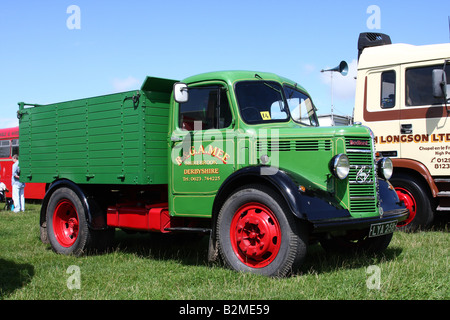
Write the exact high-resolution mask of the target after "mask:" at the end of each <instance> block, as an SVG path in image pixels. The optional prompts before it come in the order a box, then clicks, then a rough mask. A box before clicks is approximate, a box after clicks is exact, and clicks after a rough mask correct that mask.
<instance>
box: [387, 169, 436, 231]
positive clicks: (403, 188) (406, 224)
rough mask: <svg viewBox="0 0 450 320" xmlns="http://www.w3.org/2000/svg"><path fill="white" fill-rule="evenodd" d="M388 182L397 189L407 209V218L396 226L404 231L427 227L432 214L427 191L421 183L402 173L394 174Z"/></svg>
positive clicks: (432, 216) (432, 217)
mask: <svg viewBox="0 0 450 320" xmlns="http://www.w3.org/2000/svg"><path fill="white" fill-rule="evenodd" d="M390 182H391V183H392V185H393V186H394V188H395V191H397V195H398V197H399V199H400V200H402V201H403V202H404V203H405V206H406V207H407V208H408V210H409V216H408V218H407V219H406V220H405V221H403V222H400V223H399V224H398V225H397V227H399V228H400V229H402V230H405V231H415V230H417V229H419V228H427V227H429V226H430V225H431V223H432V222H433V219H434V214H433V209H432V206H431V200H430V199H431V198H430V196H429V192H428V190H427V189H426V188H425V187H424V186H423V184H422V183H421V182H420V181H419V180H418V179H417V178H415V177H413V176H408V175H403V174H398V175H394V176H393V177H392V178H391V179H390Z"/></svg>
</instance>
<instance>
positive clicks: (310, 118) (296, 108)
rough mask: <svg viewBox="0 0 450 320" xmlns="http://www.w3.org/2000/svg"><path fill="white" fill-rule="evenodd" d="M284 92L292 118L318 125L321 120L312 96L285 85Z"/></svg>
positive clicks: (303, 122) (308, 124)
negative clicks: (318, 117)
mask: <svg viewBox="0 0 450 320" xmlns="http://www.w3.org/2000/svg"><path fill="white" fill-rule="evenodd" d="M284 92H285V95H286V100H287V104H288V106H289V111H290V113H291V117H292V120H294V121H295V122H297V123H301V124H304V125H307V126H313V127H317V126H318V125H319V121H318V119H317V115H316V108H315V107H314V104H313V103H312V100H311V98H310V97H308V96H307V95H306V94H304V93H303V92H301V91H299V90H297V89H295V88H293V87H290V86H284Z"/></svg>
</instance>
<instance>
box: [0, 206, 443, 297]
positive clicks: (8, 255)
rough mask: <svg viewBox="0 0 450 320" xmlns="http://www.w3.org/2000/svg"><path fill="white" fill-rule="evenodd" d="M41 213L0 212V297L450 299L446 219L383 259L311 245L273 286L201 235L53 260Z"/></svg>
mask: <svg viewBox="0 0 450 320" xmlns="http://www.w3.org/2000/svg"><path fill="white" fill-rule="evenodd" d="M39 209H40V207H39V205H32V204H27V211H26V212H25V214H18V213H12V212H7V211H0V299H4V300H40V299H45V300H62V299H64V300H109V299H123V300H149V299H151V300H179V299H183V300H199V299H201V300H229V299H233V300H248V299H250V300H304V299H315V300H316V299H317V300H324V299H345V300H347V299H348V300H350V299H352V300H353V299H357V300H366V299H370V300H372V299H380V300H405V299H406V300H416V299H431V300H447V299H449V298H450V289H449V282H450V281H449V280H450V276H449V272H448V267H449V255H448V247H449V244H450V235H449V232H448V215H447V216H446V217H444V218H441V221H439V223H438V224H437V225H435V226H434V227H433V228H432V229H431V230H427V231H421V232H417V233H403V232H398V231H397V232H396V233H395V234H394V238H393V241H392V242H391V244H390V246H389V248H388V249H387V250H386V251H385V252H384V254H383V255H378V256H345V257H342V256H336V255H333V256H331V255H327V254H326V253H325V252H324V251H323V249H322V248H321V247H320V246H319V245H312V246H311V247H310V250H309V254H308V256H307V259H306V262H305V264H304V265H303V266H302V268H301V269H300V270H299V271H298V273H296V274H295V275H293V276H291V277H288V278H283V279H273V278H266V277H261V276H255V275H251V274H241V273H237V272H234V271H232V270H228V269H226V268H225V267H224V266H222V265H221V264H213V265H212V264H209V263H208V261H207V239H206V237H205V238H204V239H202V240H195V241H192V240H187V239H185V238H184V239H183V238H181V239H180V238H174V237H164V236H162V235H151V234H132V235H128V234H125V233H124V232H122V231H117V232H116V242H115V244H116V245H115V248H114V250H112V251H111V252H108V253H105V254H101V255H91V256H84V257H79V258H76V257H72V256H62V255H57V254H55V253H54V252H53V251H52V250H51V248H50V246H49V245H46V244H43V243H41V241H40V240H39V226H38V220H39ZM78 280H79V281H78ZM377 280H379V281H378V282H377ZM378 283H379V288H377V287H376V284H378Z"/></svg>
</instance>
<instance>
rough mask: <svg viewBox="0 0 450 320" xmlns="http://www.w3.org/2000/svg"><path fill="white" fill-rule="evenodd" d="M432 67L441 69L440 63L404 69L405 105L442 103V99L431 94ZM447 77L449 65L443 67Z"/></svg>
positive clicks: (449, 74) (449, 69)
mask: <svg viewBox="0 0 450 320" xmlns="http://www.w3.org/2000/svg"><path fill="white" fill-rule="evenodd" d="M434 69H442V65H440V66H439V65H436V66H427V67H419V68H409V69H407V70H406V73H405V78H406V87H405V90H406V105H407V106H424V105H433V104H442V99H437V98H435V97H434V96H433V84H432V73H433V70H434ZM445 72H446V75H447V79H449V76H450V66H447V67H446V69H445Z"/></svg>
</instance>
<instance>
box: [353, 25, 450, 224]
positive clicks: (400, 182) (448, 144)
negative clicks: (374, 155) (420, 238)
mask: <svg viewBox="0 0 450 320" xmlns="http://www.w3.org/2000/svg"><path fill="white" fill-rule="evenodd" d="M358 50H359V56H358V58H359V59H358V73H357V86H356V98H355V109H354V121H355V122H361V123H362V124H363V125H365V126H367V127H369V128H370V129H371V130H372V132H373V134H374V139H375V145H376V151H377V152H378V153H379V154H380V156H389V157H390V158H391V159H392V161H393V164H394V174H393V177H392V179H391V183H392V184H393V186H394V187H395V189H396V191H397V193H398V195H399V198H400V199H401V200H403V201H404V203H405V205H406V206H407V207H408V209H409V211H410V215H409V217H408V219H407V220H405V221H404V222H402V223H401V224H399V227H402V228H404V229H411V230H414V229H417V228H419V227H426V226H429V225H430V224H431V223H432V221H433V219H434V217H435V215H436V214H438V213H443V212H450V119H449V114H450V102H449V95H450V86H449V85H448V84H447V81H446V79H450V43H445V44H435V45H422V46H414V45H409V44H392V43H391V40H390V37H389V36H387V35H385V34H379V33H362V34H360V37H359V41H358Z"/></svg>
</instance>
